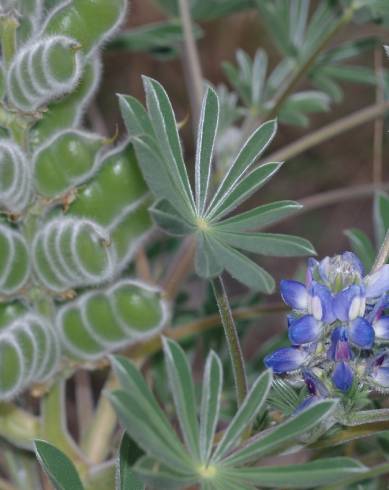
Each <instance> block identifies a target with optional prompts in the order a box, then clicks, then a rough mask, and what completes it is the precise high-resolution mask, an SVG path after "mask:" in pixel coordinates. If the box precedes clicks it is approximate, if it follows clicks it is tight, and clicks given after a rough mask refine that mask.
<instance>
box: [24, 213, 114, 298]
mask: <svg viewBox="0 0 389 490" xmlns="http://www.w3.org/2000/svg"><path fill="white" fill-rule="evenodd" d="M32 261H33V266H34V270H35V272H36V275H37V276H38V278H39V280H40V281H41V283H42V284H43V285H44V286H45V287H46V288H47V289H50V290H52V291H54V292H57V293H60V292H65V291H67V290H69V289H72V288H76V287H84V286H88V285H95V284H99V283H102V282H104V281H106V280H108V279H109V278H111V276H112V273H113V270H114V267H115V261H116V257H115V250H114V249H113V247H112V246H111V244H110V237H109V234H108V233H107V232H106V230H105V229H104V228H102V227H101V226H99V225H98V224H97V223H94V222H93V221H90V220H83V219H72V218H60V219H57V220H52V221H50V222H49V223H47V224H46V225H45V226H44V227H43V228H42V229H41V230H40V231H39V233H38V234H37V235H36V237H35V239H34V243H33V246H32Z"/></svg>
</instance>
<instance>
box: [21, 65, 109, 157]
mask: <svg viewBox="0 0 389 490" xmlns="http://www.w3.org/2000/svg"><path fill="white" fill-rule="evenodd" d="M100 76H101V61H100V58H98V57H94V58H92V59H90V60H88V62H87V63H86V64H85V68H84V73H83V75H82V78H81V80H80V83H79V84H78V86H77V87H76V89H75V90H74V91H73V92H72V93H71V94H69V95H66V96H65V97H63V98H62V99H60V100H58V101H55V102H52V103H51V104H49V106H48V109H47V111H46V112H44V113H43V114H42V119H40V120H39V121H38V122H37V123H36V124H35V125H34V126H33V127H32V128H31V131H30V143H31V146H32V148H34V149H36V148H38V147H39V146H41V145H42V144H44V143H45V141H46V140H47V139H49V138H50V137H52V136H53V135H54V134H56V133H58V132H59V131H61V130H63V129H67V128H69V127H76V126H78V125H79V124H80V122H81V119H82V116H83V114H84V111H85V108H86V107H87V106H88V105H89V102H90V101H91V99H92V97H93V95H94V93H95V91H96V89H97V86H98V84H99V81H100Z"/></svg>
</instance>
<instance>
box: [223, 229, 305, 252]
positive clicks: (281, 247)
mask: <svg viewBox="0 0 389 490" xmlns="http://www.w3.org/2000/svg"><path fill="white" fill-rule="evenodd" d="M215 238H217V239H218V240H220V241H221V242H224V243H227V244H228V245H231V246H232V247H236V248H240V249H243V250H246V251H248V252H254V253H257V254H263V255H269V256H276V257H291V256H297V257H298V256H304V255H315V250H314V249H313V248H312V246H311V244H310V243H309V242H308V240H305V239H304V238H300V237H295V236H292V235H281V234H275V233H234V232H229V231H215Z"/></svg>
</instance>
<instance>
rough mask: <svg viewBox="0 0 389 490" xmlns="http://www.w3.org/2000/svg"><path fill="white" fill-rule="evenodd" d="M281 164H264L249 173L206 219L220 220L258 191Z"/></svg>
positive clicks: (221, 199) (226, 194) (217, 204)
mask: <svg viewBox="0 0 389 490" xmlns="http://www.w3.org/2000/svg"><path fill="white" fill-rule="evenodd" d="M281 165H282V163H278V162H276V163H265V164H263V165H261V166H260V167H257V168H255V169H254V170H252V171H251V172H249V173H248V174H247V175H246V176H245V177H242V178H241V179H240V180H239V181H237V182H236V185H235V186H233V187H231V188H230V189H229V190H228V191H227V192H226V193H225V195H224V196H223V197H221V198H220V200H219V201H218V202H217V203H216V204H215V205H214V206H213V207H212V208H211V210H210V212H209V215H207V218H208V219H211V220H212V221H214V220H217V219H220V218H222V217H223V216H224V215H226V214H227V213H229V212H230V211H233V210H234V209H235V208H236V207H238V206H239V204H241V203H242V202H243V201H245V200H246V199H248V198H249V197H250V196H251V195H252V194H254V192H256V191H257V190H258V189H260V188H261V187H262V186H263V185H265V184H266V182H267V181H268V180H270V179H271V178H272V177H273V175H274V174H275V173H276V172H277V171H278V170H279V169H280V167H281Z"/></svg>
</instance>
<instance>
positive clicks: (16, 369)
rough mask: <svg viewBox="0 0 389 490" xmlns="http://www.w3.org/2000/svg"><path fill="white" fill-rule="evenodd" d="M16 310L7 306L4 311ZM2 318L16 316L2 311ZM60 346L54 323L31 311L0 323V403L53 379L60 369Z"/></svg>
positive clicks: (11, 306)
mask: <svg viewBox="0 0 389 490" xmlns="http://www.w3.org/2000/svg"><path fill="white" fill-rule="evenodd" d="M7 308H13V309H14V310H15V309H16V310H18V308H15V306H14V305H12V304H11V305H7V306H5V307H3V308H2V309H3V310H6V309H7ZM2 313H3V314H1V315H0V316H1V317H3V319H4V317H5V318H7V317H9V316H13V315H14V313H15V311H14V312H12V313H11V314H7V312H4V311H3V312H2ZM59 359H60V346H59V342H58V340H57V338H56V335H55V334H54V330H53V329H52V327H51V325H50V323H49V322H48V321H47V320H45V319H44V318H43V317H41V316H39V315H36V314H34V313H29V312H27V313H26V314H24V315H21V316H18V317H16V318H14V319H13V320H12V321H11V322H10V323H6V324H5V323H1V324H0V400H2V401H3V400H9V399H11V398H13V397H14V396H16V395H17V394H18V393H20V392H21V391H23V390H25V389H26V388H27V387H28V386H29V385H31V384H33V383H43V382H45V381H47V380H48V379H50V377H51V376H52V375H53V373H54V372H55V370H56V369H57V366H58V362H59Z"/></svg>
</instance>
